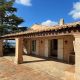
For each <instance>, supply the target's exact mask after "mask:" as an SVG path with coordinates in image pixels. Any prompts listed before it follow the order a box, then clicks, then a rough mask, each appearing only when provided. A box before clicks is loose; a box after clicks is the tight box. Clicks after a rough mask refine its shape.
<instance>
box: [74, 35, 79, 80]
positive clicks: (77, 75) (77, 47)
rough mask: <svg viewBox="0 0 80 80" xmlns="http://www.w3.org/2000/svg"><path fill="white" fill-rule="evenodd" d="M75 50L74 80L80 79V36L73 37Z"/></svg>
mask: <svg viewBox="0 0 80 80" xmlns="http://www.w3.org/2000/svg"><path fill="white" fill-rule="evenodd" d="M74 51H75V74H76V80H80V37H78V36H77V37H75V41H74Z"/></svg>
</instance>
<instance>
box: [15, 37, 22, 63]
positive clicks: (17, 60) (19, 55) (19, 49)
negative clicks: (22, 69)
mask: <svg viewBox="0 0 80 80" xmlns="http://www.w3.org/2000/svg"><path fill="white" fill-rule="evenodd" d="M15 40H16V48H15V61H14V63H16V64H21V63H22V62H23V56H22V55H23V38H16V39H15Z"/></svg>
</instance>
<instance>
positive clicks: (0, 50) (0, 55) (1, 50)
mask: <svg viewBox="0 0 80 80" xmlns="http://www.w3.org/2000/svg"><path fill="white" fill-rule="evenodd" d="M2 56H3V40H0V57H2Z"/></svg>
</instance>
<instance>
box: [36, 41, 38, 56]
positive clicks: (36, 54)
mask: <svg viewBox="0 0 80 80" xmlns="http://www.w3.org/2000/svg"><path fill="white" fill-rule="evenodd" d="M36 55H39V40H36Z"/></svg>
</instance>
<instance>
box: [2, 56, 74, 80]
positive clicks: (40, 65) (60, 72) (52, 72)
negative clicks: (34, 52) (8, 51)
mask: <svg viewBox="0 0 80 80" xmlns="http://www.w3.org/2000/svg"><path fill="white" fill-rule="evenodd" d="M3 58H5V59H7V60H9V61H11V62H12V63H13V61H14V56H4V57H3ZM23 60H24V61H23V64H19V65H20V66H24V67H25V68H26V69H27V68H30V69H32V70H33V73H32V72H28V73H29V75H30V74H36V76H39V78H42V77H43V74H45V75H47V76H49V77H46V78H47V79H46V80H63V79H64V76H65V71H68V72H70V73H74V65H69V64H66V63H62V62H58V61H56V60H54V59H44V58H38V57H35V56H29V55H24V56H23ZM13 64H14V63H13ZM22 71H23V69H22ZM37 72H38V73H39V74H38V73H37ZM40 75H41V76H40ZM26 76H27V74H26ZM20 77H21V76H20ZM30 77H33V78H34V76H30ZM43 78H44V77H43ZM49 78H51V79H49ZM15 80H17V79H15ZM19 80H23V79H19ZM24 80H25V79H24ZM26 80H27V79H26ZM28 80H29V79H28ZM30 80H35V79H30ZM38 80H39V79H38ZM40 80H41V79H40ZM42 80H45V79H42Z"/></svg>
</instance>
